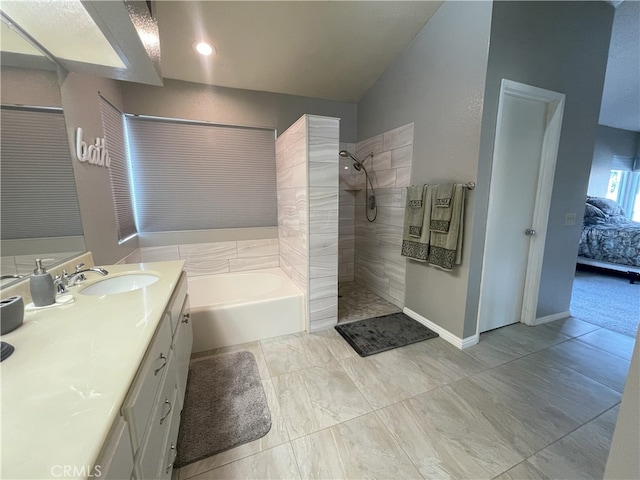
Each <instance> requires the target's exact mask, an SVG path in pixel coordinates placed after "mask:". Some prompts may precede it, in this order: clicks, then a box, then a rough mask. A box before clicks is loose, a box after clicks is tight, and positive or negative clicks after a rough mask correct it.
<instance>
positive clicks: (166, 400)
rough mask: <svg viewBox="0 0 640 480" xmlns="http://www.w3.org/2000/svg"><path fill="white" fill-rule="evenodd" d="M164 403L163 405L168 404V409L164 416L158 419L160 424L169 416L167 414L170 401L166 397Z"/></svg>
mask: <svg viewBox="0 0 640 480" xmlns="http://www.w3.org/2000/svg"><path fill="white" fill-rule="evenodd" d="M164 404H165V405H169V411H168V412H167V413H165V414H164V416H163V417H162V418H161V419H160V425H162V424H163V423H164V421H165V420H166V419H167V417H168V416H169V414H170V413H171V408H172V407H171V402H170V401H169V399H168V398H165V399H164Z"/></svg>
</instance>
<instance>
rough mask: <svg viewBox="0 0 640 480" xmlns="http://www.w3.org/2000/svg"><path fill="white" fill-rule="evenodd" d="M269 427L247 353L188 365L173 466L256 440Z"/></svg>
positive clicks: (256, 375) (255, 367) (254, 368)
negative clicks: (176, 452) (176, 451)
mask: <svg viewBox="0 0 640 480" xmlns="http://www.w3.org/2000/svg"><path fill="white" fill-rule="evenodd" d="M270 429H271V413H270V412H269V406H268V405H267V398H266V396H265V394H264V389H263V388H262V382H261V381H260V373H259V372H258V364H257V363H256V359H255V357H254V356H253V354H252V353H250V352H235V353H227V354H223V355H219V356H216V357H212V358H207V359H205V360H201V361H196V362H193V363H192V364H191V365H190V366H189V377H188V379H187V391H186V394H185V399H184V407H183V409H182V418H181V422H180V432H179V434H178V455H177V457H176V461H175V466H176V467H178V468H179V467H183V466H185V465H188V464H190V463H193V462H196V461H198V460H202V459H203V458H207V457H210V456H212V455H215V454H216V453H220V452H224V451H225V450H229V449H231V448H233V447H237V446H238V445H242V444H243V443H248V442H251V441H253V440H257V439H258V438H260V437H263V436H264V435H266V434H267V432H269V430H270Z"/></svg>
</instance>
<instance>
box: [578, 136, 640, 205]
mask: <svg viewBox="0 0 640 480" xmlns="http://www.w3.org/2000/svg"><path fill="white" fill-rule="evenodd" d="M638 148H640V133H638V132H630V131H629V130H620V129H619V128H611V127H605V126H603V125H598V132H597V134H596V146H595V150H594V151H593V163H592V164H591V175H590V177H589V188H588V190H587V193H588V194H589V195H591V196H594V197H604V196H605V195H606V193H607V186H608V185H609V172H610V171H611V161H612V160H613V156H614V155H620V156H622V157H635V156H636V153H637V151H638Z"/></svg>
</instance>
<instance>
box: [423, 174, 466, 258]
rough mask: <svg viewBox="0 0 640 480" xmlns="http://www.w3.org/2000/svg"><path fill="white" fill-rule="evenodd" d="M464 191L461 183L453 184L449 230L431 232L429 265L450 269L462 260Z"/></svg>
mask: <svg viewBox="0 0 640 480" xmlns="http://www.w3.org/2000/svg"><path fill="white" fill-rule="evenodd" d="M464 192H465V191H464V187H463V186H462V184H461V183H458V184H456V185H455V186H454V189H453V197H452V199H451V223H450V225H449V231H448V232H447V233H439V232H433V231H432V232H431V246H430V248H429V265H433V266H434V267H440V268H442V269H443V270H447V271H451V270H453V266H454V265H459V264H460V262H461V261H462V235H463V225H464ZM434 210H435V208H434Z"/></svg>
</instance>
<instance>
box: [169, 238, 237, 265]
mask: <svg viewBox="0 0 640 480" xmlns="http://www.w3.org/2000/svg"><path fill="white" fill-rule="evenodd" d="M236 244H237V242H217V243H196V244H190V245H180V258H181V259H182V260H186V261H192V262H193V261H195V262H197V261H200V260H222V259H225V260H228V259H230V258H237V256H238V252H237V248H236Z"/></svg>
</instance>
